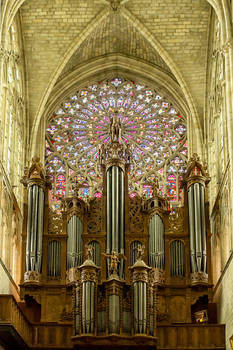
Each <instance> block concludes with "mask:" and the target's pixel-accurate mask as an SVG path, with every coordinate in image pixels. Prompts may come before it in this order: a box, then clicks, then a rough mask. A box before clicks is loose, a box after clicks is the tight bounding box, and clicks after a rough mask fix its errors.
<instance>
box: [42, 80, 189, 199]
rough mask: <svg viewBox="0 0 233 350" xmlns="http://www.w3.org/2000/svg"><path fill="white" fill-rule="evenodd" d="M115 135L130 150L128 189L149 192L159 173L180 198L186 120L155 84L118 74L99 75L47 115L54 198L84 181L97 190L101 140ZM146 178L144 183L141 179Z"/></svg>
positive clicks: (87, 190) (85, 192)
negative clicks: (101, 79) (102, 77)
mask: <svg viewBox="0 0 233 350" xmlns="http://www.w3.org/2000/svg"><path fill="white" fill-rule="evenodd" d="M111 141H113V142H114V141H119V142H120V143H122V144H123V145H125V146H124V147H125V148H126V150H127V152H131V153H132V162H131V163H132V164H131V168H130V174H129V193H130V195H131V197H133V196H135V195H136V194H139V195H141V194H145V195H146V196H148V197H150V196H151V195H152V192H153V189H152V185H151V184H150V183H149V182H152V181H153V180H154V178H155V176H158V177H159V181H160V186H161V190H162V192H163V193H164V194H167V195H168V197H169V199H170V200H172V201H174V202H176V203H179V202H182V191H181V188H180V187H181V180H182V177H183V173H184V172H185V166H186V159H187V141H186V121H185V118H184V117H182V116H181V115H179V113H178V112H177V111H176V109H175V107H174V106H173V105H172V104H171V103H170V102H169V101H168V100H167V99H166V97H162V96H161V95H160V94H159V93H158V92H157V91H156V90H155V89H152V88H149V87H148V86H146V85H145V84H142V83H137V82H135V81H132V80H131V81H130V80H128V79H124V78H121V77H114V78H112V79H108V80H103V81H99V82H97V83H94V84H92V85H90V86H88V87H85V88H83V89H80V90H79V91H77V92H76V93H75V94H73V95H72V96H71V97H69V98H67V99H66V100H65V102H63V103H62V104H61V105H60V107H59V108H58V109H57V110H56V112H55V113H54V114H53V115H52V116H51V117H50V118H49V121H48V126H47V136H46V164H47V172H48V173H49V174H50V175H51V176H52V179H53V184H54V187H53V194H52V198H53V200H54V201H55V202H56V201H57V200H59V199H60V198H62V197H64V196H65V195H68V194H70V193H72V189H73V188H74V186H75V184H77V183H79V184H80V185H81V186H82V189H81V190H80V194H81V196H82V197H83V198H85V197H88V196H89V197H93V196H95V197H99V196H101V177H102V176H101V172H100V170H99V168H98V166H97V159H99V161H100V163H101V159H102V157H103V152H104V151H103V145H104V144H109V143H110V142H111ZM145 178H146V179H147V182H148V184H145V185H142V182H145Z"/></svg>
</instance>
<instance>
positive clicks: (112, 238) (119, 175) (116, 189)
mask: <svg viewBox="0 0 233 350" xmlns="http://www.w3.org/2000/svg"><path fill="white" fill-rule="evenodd" d="M112 251H115V252H116V253H122V254H124V173H123V171H122V169H121V168H120V167H118V166H115V165H114V166H111V167H110V168H109V169H108V170H107V249H106V252H107V253H108V254H109V253H111V252H112ZM123 264H124V262H123V260H122V259H121V262H120V267H119V274H120V277H121V278H123V275H124V265H123ZM107 265H108V269H109V262H107Z"/></svg>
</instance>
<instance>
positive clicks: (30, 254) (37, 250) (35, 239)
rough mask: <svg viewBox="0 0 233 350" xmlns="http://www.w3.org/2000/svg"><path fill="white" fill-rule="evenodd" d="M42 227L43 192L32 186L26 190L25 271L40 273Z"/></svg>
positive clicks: (36, 186)
mask: <svg viewBox="0 0 233 350" xmlns="http://www.w3.org/2000/svg"><path fill="white" fill-rule="evenodd" d="M43 226H44V191H43V189H42V188H41V187H40V186H38V185H35V184H33V185H32V186H29V188H28V218H27V240H26V271H36V272H39V273H40V272H41V265H42V236H43Z"/></svg>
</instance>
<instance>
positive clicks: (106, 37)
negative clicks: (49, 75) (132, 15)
mask: <svg viewBox="0 0 233 350" xmlns="http://www.w3.org/2000/svg"><path fill="white" fill-rule="evenodd" d="M112 53H118V54H124V55H126V56H130V57H134V58H140V59H143V60H145V61H147V62H150V63H153V64H155V65H156V66H157V67H159V68H160V69H162V70H163V71H165V72H166V73H169V74H170V75H171V76H172V77H173V78H174V76H173V75H172V73H171V70H170V69H169V67H168V65H167V64H166V63H165V62H164V60H163V59H162V58H161V56H160V55H159V54H158V53H157V52H156V51H155V49H154V48H153V47H152V46H151V44H150V43H148V41H147V40H146V39H145V38H144V37H143V36H142V34H141V33H140V32H139V30H137V29H136V28H135V27H133V26H132V24H131V23H129V21H127V20H126V18H124V17H123V16H122V15H121V14H120V13H119V12H110V13H109V15H108V16H107V17H106V18H105V19H104V20H103V21H102V22H101V23H100V24H99V25H98V27H97V28H96V30H95V31H93V32H91V33H90V35H89V36H88V38H87V39H86V40H85V41H84V42H83V43H82V44H81V45H80V46H79V48H78V49H77V50H76V52H75V53H74V54H73V56H72V57H71V58H70V60H69V61H68V63H67V65H66V66H65V68H64V69H63V71H62V73H61V76H60V78H62V77H64V76H65V75H66V74H67V73H68V72H71V71H72V70H73V69H74V68H75V67H76V66H77V65H78V64H80V63H82V62H84V61H87V60H89V59H93V58H95V57H99V56H104V55H106V54H112ZM174 79H175V78H174Z"/></svg>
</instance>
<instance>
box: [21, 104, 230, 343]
mask: <svg viewBox="0 0 233 350" xmlns="http://www.w3.org/2000/svg"><path fill="white" fill-rule="evenodd" d="M75 103H76V102H75ZM63 110H65V109H63ZM59 113H60V115H62V114H61V113H62V112H61V110H60V112H59ZM59 113H58V115H59ZM56 118H57V119H56ZM59 118H60V116H59V117H56V116H55V117H54V116H53V119H52V121H50V124H49V126H48V130H49V132H50V131H51V130H53V132H52V133H50V135H52V137H50V138H49V136H48V138H47V141H46V142H47V149H49V152H48V156H47V159H49V161H48V162H47V163H46V164H47V165H46V166H43V165H42V164H41V161H40V159H39V158H38V157H34V158H33V159H32V162H31V165H30V167H29V168H28V169H25V174H24V177H23V179H22V183H23V185H24V190H25V204H24V210H25V221H24V226H23V227H24V229H23V241H22V251H23V256H22V281H21V284H20V293H21V298H22V300H24V301H23V302H22V303H21V304H22V305H21V308H22V310H23V313H25V315H26V316H27V318H28V319H29V320H30V322H31V327H32V328H33V333H32V334H33V335H32V337H33V338H32V344H33V346H35V347H36V348H38V349H41V348H43V347H45V346H46V347H49V345H50V344H51V345H52V344H53V345H54V344H57V348H62V347H59V344H63V346H65V348H69V349H72V348H76V349H84V348H85V349H100V348H106V349H107V348H109V347H113V348H115V349H121V348H124V349H128V348H132V349H133V348H140V349H170V348H171V347H172V346H174V344H175V345H176V346H177V347H180V348H182V349H186V348H188V347H190V346H193V347H195V348H197V349H199V348H200V349H206V348H208V349H220V348H221V349H223V348H224V326H222V325H219V324H217V312H216V305H215V304H214V303H213V295H212V290H213V289H212V272H211V254H210V227H209V216H208V201H207V190H208V183H209V181H210V177H209V175H208V172H207V169H206V167H205V165H204V164H203V163H202V162H201V160H200V159H199V157H198V155H197V154H194V155H193V156H192V157H190V159H189V160H188V161H187V163H186V164H185V165H184V167H185V171H184V172H183V175H182V181H180V178H178V180H179V183H178V182H176V186H175V187H173V191H170V192H169V188H170V189H171V188H172V187H171V184H170V187H169V183H167V188H168V189H167V192H166V191H165V188H164V182H163V180H162V177H159V176H155V175H153V176H152V174H153V169H152V171H151V168H148V169H149V170H148V171H147V172H146V170H145V171H144V173H143V172H140V169H138V168H137V162H138V160H137V154H136V152H137V151H135V148H136V147H137V146H134V144H133V142H132V143H131V142H130V136H131V135H133V134H132V133H130V132H131V131H132V130H134V129H130V126H129V124H127V120H126V116H125V115H124V114H123V113H122V112H121V111H119V109H117V108H116V107H115V109H114V110H112V112H111V113H110V114H109V115H108V125H107V127H105V126H103V128H105V129H104V132H103V134H104V135H106V137H103V138H102V141H101V138H99V140H100V141H99V146H98V147H96V148H95V154H96V161H95V163H93V169H91V170H89V175H90V174H92V175H93V174H94V175H93V176H92V177H91V176H89V177H88V176H86V178H84V177H83V178H82V181H78V176H77V173H76V174H75V173H74V172H72V171H71V172H70V174H71V175H70V177H69V180H68V177H67V178H66V179H65V176H64V177H63V179H65V180H66V181H67V182H66V184H65V185H64V183H65V180H64V182H63V184H62V186H60V183H59V180H60V179H61V175H59V172H60V174H62V171H61V169H62V166H63V165H62V163H61V159H62V157H60V160H59V158H58V156H57V155H56V154H55V155H54V152H53V151H52V147H53V145H54V144H53V143H51V140H53V139H55V138H57V139H58V136H59V127H57V126H56V124H55V122H54V120H55V121H56V120H57V121H58V125H59V123H60V124H61V123H62V122H61V120H60V119H59ZM64 118H68V117H67V112H64ZM69 121H71V120H70V119H69ZM66 122H67V120H66ZM179 123H180V121H177V122H175V124H174V130H176V128H177V125H180V124H179ZM69 125H71V124H69ZM95 125H96V127H97V126H98V123H96V124H95ZM136 125H137V126H138V124H136ZM65 128H66V127H65ZM67 128H69V126H68V127H67ZM64 130H65V131H64V133H65V132H66V129H64ZM97 130H98V128H97ZM64 133H63V134H61V133H60V135H63V137H64V136H65V134H64ZM97 135H98V134H97ZM135 137H136V136H135ZM105 140H107V141H106V142H105ZM184 142H185V140H184V141H183V144H184ZM50 143H51V146H50ZM61 144H62V143H60V145H61ZM64 147H66V146H64ZM155 147H156V146H155ZM71 148H72V147H71V145H70V149H71ZM63 152H65V151H64V150H63ZM73 152H77V148H76V149H74V151H73ZM80 152H81V151H80ZM57 154H58V153H57ZM64 154H65V153H63V155H64ZM145 154H146V153H145ZM76 156H77V157H79V160H80V162H79V164H80V163H81V156H80V155H79V154H77V155H76ZM56 157H57V158H56ZM52 159H57V160H56V161H55V162H54V163H52V161H51V160H52ZM73 159H75V157H74V158H73ZM90 159H91V155H90ZM180 159H181V158H180ZM135 160H136V162H135ZM88 161H89V160H88ZM50 162H51V163H50ZM51 164H52V166H53V168H52V166H51ZM53 164H55V165H53ZM63 164H64V163H63ZM132 165H134V166H132ZM70 168H72V167H70ZM59 169H60V170H59ZM73 169H74V167H73ZM135 169H136V170H135ZM176 169H178V168H176ZM173 171H174V173H175V170H174V168H173ZM177 171H178V170H177ZM79 173H80V176H82V168H81V171H79ZM63 174H64V173H63ZM73 174H74V175H75V176H73V177H72V175H73ZM141 174H144V175H143V176H141ZM158 174H159V173H158ZM137 175H138V176H139V177H140V181H139V180H137V179H135V178H136V176H137ZM59 176H60V177H59ZM62 176H63V175H62ZM66 176H67V170H66ZM95 176H96V179H95ZM133 176H134V180H135V182H136V184H133V181H134V180H133ZM165 176H167V175H165ZM168 176H169V175H168ZM97 177H98V179H97ZM178 180H177V181H178ZM54 186H55V187H54ZM56 186H57V187H56ZM59 186H60V187H59ZM69 186H70V187H69ZM56 194H57V195H56ZM85 194H87V195H85ZM175 196H176V199H177V200H175V201H174V197H175ZM178 202H179V203H178Z"/></svg>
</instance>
